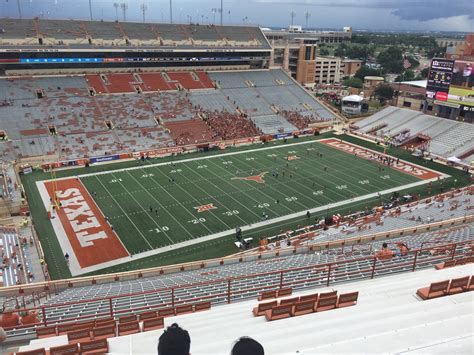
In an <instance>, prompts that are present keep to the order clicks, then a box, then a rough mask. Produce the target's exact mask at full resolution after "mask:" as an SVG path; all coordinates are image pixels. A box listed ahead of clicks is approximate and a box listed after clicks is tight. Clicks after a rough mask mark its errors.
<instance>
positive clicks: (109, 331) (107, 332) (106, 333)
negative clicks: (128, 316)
mask: <svg viewBox="0 0 474 355" xmlns="http://www.w3.org/2000/svg"><path fill="white" fill-rule="evenodd" d="M116 334H117V333H116V330H115V325H113V326H108V327H101V328H94V329H92V338H94V340H97V339H107V338H112V337H114V336H115V335H116Z"/></svg>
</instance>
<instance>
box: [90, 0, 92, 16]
mask: <svg viewBox="0 0 474 355" xmlns="http://www.w3.org/2000/svg"><path fill="white" fill-rule="evenodd" d="M89 15H90V16H91V21H92V0H89Z"/></svg>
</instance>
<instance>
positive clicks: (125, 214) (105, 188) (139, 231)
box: [96, 174, 152, 248]
mask: <svg viewBox="0 0 474 355" xmlns="http://www.w3.org/2000/svg"><path fill="white" fill-rule="evenodd" d="M112 176H114V175H113V174H112ZM96 179H97V181H99V184H101V185H102V187H103V188H104V190H105V191H107V193H108V194H109V195H110V198H111V199H112V200H113V201H114V202H115V204H116V205H117V206H118V208H120V210H121V211H122V212H123V214H124V216H125V217H127V219H128V220H129V221H130V223H132V225H133V226H134V227H135V229H136V230H137V231H138V233H139V234H140V235H141V237H142V238H143V240H144V241H145V242H146V243H147V244H148V246H149V247H150V248H152V246H151V244H150V242H149V241H148V239H146V238H145V236H144V235H143V233H142V232H141V230H140V229H139V228H138V227H137V225H136V224H135V223H134V222H133V221H132V219H131V218H130V217H129V216H128V214H127V213H126V212H125V211H124V209H123V208H122V206H121V205H120V204H119V203H118V202H117V200H116V199H115V198H114V197H113V196H112V195H111V194H110V192H109V190H108V189H107V187H106V186H105V185H104V184H103V183H102V181H100V179H99V178H98V177H96ZM122 186H123V185H122ZM129 195H130V196H131V197H132V198H133V199H134V200H135V198H134V197H133V195H132V194H130V193H129ZM135 201H136V200H135ZM136 202H137V201H136ZM137 203H138V202H137ZM139 205H140V204H139ZM140 206H141V205H140ZM142 208H143V207H142ZM145 212H146V211H145Z"/></svg>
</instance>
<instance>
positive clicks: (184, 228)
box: [127, 171, 209, 243]
mask: <svg viewBox="0 0 474 355" xmlns="http://www.w3.org/2000/svg"><path fill="white" fill-rule="evenodd" d="M127 174H128V175H130V176H131V177H132V179H134V180H135V181H136V182H138V184H139V185H140V186H141V187H142V188H143V189H144V190H145V191H146V192H147V193H148V194H149V195H150V196H151V197H152V198H153V199H154V200H155V201H156V202H158V204H159V205H160V206H161V208H163V210H164V211H166V213H167V214H168V215H169V216H170V217H171V218H172V219H174V220H175V221H176V222H177V223H178V224H179V225H180V226H181V228H183V230H184V231H186V232H187V233H188V234H189V235H190V236H191V237H192V236H193V235H192V234H191V233H190V232H189V231H188V230H187V228H186V227H185V226H183V225H182V224H181V222H180V221H178V220H177V219H176V217H175V216H173V215H172V214H171V213H170V212H169V211H168V210H167V208H166V207H164V206H163V205H162V204H161V203H160V201H158V199H157V198H156V197H154V196H153V195H152V194H151V193H150V192H149V191H148V190H147V189H145V186H143V184H142V183H141V182H140V181H138V180H137V178H135V176H133V175H132V174H130V172H129V171H127ZM152 179H153V177H152ZM153 181H154V182H155V183H156V184H157V185H158V186H159V187H160V188H161V189H162V190H163V191H164V192H166V193H167V194H168V195H169V196H170V197H171V198H173V200H175V201H176V202H177V203H179V205H180V206H181V208H182V209H183V210H186V211H188V210H187V209H186V208H185V207H184V206H183V205H182V204H181V203H180V202H179V201H178V200H177V199H175V198H174V197H173V196H172V195H171V194H170V193H169V192H168V191H166V189H165V188H163V186H161V185H160V184H159V183H158V182H156V180H155V179H153ZM137 203H138V202H137ZM142 208H143V207H142ZM189 214H190V215H191V216H192V217H193V218H196V217H195V216H194V215H193V214H192V213H191V212H189ZM158 227H159V228H161V227H160V226H158ZM207 230H209V229H207ZM166 236H167V237H168V235H167V234H166ZM168 239H169V240H170V241H171V243H174V240H171V238H170V237H168Z"/></svg>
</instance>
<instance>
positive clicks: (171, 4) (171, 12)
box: [170, 0, 173, 23]
mask: <svg viewBox="0 0 474 355" xmlns="http://www.w3.org/2000/svg"><path fill="white" fill-rule="evenodd" d="M170 23H173V0H170Z"/></svg>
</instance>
